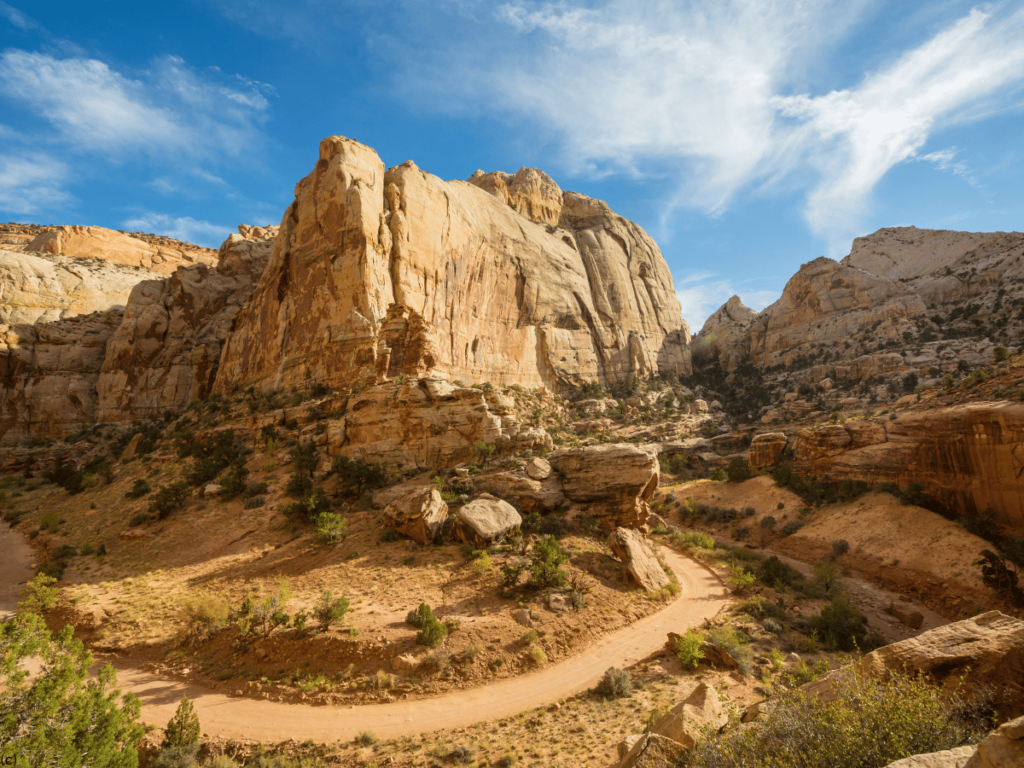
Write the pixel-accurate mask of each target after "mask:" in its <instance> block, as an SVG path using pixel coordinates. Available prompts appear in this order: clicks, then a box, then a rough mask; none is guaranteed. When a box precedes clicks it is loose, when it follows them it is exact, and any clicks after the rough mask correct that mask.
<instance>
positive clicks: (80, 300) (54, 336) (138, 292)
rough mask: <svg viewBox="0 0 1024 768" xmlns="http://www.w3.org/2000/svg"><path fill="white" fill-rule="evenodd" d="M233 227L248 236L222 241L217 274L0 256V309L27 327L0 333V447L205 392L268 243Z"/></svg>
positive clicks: (267, 235)
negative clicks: (165, 273)
mask: <svg viewBox="0 0 1024 768" xmlns="http://www.w3.org/2000/svg"><path fill="white" fill-rule="evenodd" d="M70 229H71V230H78V229H82V228H70ZM86 229H90V230H91V229H95V228H86ZM241 229H243V230H244V231H245V232H246V233H247V234H248V235H250V238H246V237H243V236H240V235H233V236H232V237H230V238H229V239H228V240H227V241H226V243H225V244H224V246H222V248H221V252H220V257H221V259H222V260H223V261H222V263H221V265H220V267H219V268H217V269H213V268H210V267H208V266H207V265H206V263H198V264H195V265H194V266H191V267H183V268H179V269H177V271H176V272H175V273H174V274H173V275H172V276H171V277H169V278H162V277H160V276H159V275H157V274H155V273H153V272H150V271H148V270H142V269H141V268H140V269H135V268H134V267H126V266H119V265H117V264H111V263H108V262H106V261H102V260H99V261H97V260H96V258H97V257H95V256H81V257H78V258H71V257H65V256H47V255H36V254H32V253H24V254H21V253H12V254H4V253H3V252H0V263H2V264H3V265H5V266H6V267H7V271H6V272H4V271H2V268H0V295H2V298H0V307H2V309H0V311H2V312H6V313H7V315H8V317H9V318H12V319H13V318H17V317H24V318H25V319H26V321H27V322H17V323H14V324H12V325H0V387H2V388H0V439H2V440H3V442H4V443H6V444H11V443H13V442H15V441H18V440H22V439H24V438H27V437H35V438H56V437H63V436H67V435H69V434H71V433H73V432H75V431H76V430H78V429H79V428H81V427H82V426H83V425H85V424H91V423H93V422H95V421H97V420H103V421H127V420H130V419H133V418H137V417H140V416H149V415H155V414H162V413H163V411H164V410H166V409H180V408H182V407H184V406H186V405H188V403H190V402H191V401H192V400H195V399H198V398H201V397H205V396H206V395H208V394H209V392H210V389H211V387H212V385H213V378H214V376H215V375H216V370H217V362H218V360H219V357H220V344H221V343H222V341H223V338H224V336H225V335H226V334H227V329H228V326H229V325H230V322H231V318H232V317H233V315H234V313H235V312H236V311H237V309H238V306H239V305H240V304H241V303H243V302H244V301H245V299H246V298H247V296H248V294H249V293H250V292H251V290H252V287H253V286H254V284H255V279H256V277H257V276H258V275H259V273H260V271H261V270H262V267H263V264H265V262H266V258H267V255H268V254H269V249H270V246H271V244H272V242H273V236H274V230H273V229H271V230H254V229H252V228H248V227H243V228H241ZM103 231H106V230H103ZM48 234H49V233H48V232H44V233H43V235H48ZM73 234H74V232H73ZM87 234H88V233H87ZM113 234H115V235H116V234H118V233H113ZM43 235H40V236H39V237H42V236H43ZM39 237H37V238H36V240H38V239H39ZM76 237H78V235H76ZM82 238H86V235H82ZM80 239H81V238H80ZM126 239H127V240H134V242H135V243H137V244H139V245H141V246H145V247H146V248H149V249H150V250H152V248H151V247H150V246H149V245H148V244H147V243H145V242H143V241H142V240H137V239H133V238H126ZM33 242H35V241H33ZM75 242H78V240H76V241H75ZM37 245H38V243H37ZM133 247H134V245H133ZM197 250H205V249H197ZM126 253H127V252H125V251H121V252H120V254H121V256H122V257H123V259H124V260H127V261H130V258H129V256H128V255H126ZM147 258H148V257H147ZM204 258H205V257H204ZM4 259H6V260H5V261H4ZM142 259H143V257H142V256H137V257H136V261H137V262H138V261H140V260H142ZM207 260H208V261H215V260H216V259H214V258H212V257H211V258H209V259H207ZM161 263H163V264H164V265H168V264H170V263H171V262H170V260H169V257H168V259H165V260H164V261H163V262H161ZM140 281H141V282H140ZM78 312H84V313H86V314H77V313H78ZM33 315H34V316H35V317H34V319H32V318H33Z"/></svg>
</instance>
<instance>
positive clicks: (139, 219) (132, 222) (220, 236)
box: [121, 211, 233, 248]
mask: <svg viewBox="0 0 1024 768" xmlns="http://www.w3.org/2000/svg"><path fill="white" fill-rule="evenodd" d="M121 226H122V227H125V228H126V229H129V230H132V231H136V232H152V233H154V234H157V235H164V236H165V237H173V238H176V239H178V240H184V241H185V242H187V243H195V244H196V245H202V246H205V247H207V248H217V247H219V246H220V244H221V243H222V242H224V240H225V238H227V236H228V235H229V234H231V232H232V231H233V229H232V227H228V226H222V225H220V224H211V223H210V222H208V221H199V220H197V219H193V218H192V217H191V216H180V217H175V216H168V215H166V214H162V213H152V212H149V211H144V212H142V213H138V214H136V215H135V216H133V217H131V218H129V219H125V220H124V221H122V222H121Z"/></svg>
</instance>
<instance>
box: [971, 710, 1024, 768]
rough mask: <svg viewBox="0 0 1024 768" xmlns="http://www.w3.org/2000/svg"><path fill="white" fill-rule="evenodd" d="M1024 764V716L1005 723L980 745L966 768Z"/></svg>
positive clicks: (1018, 766)
mask: <svg viewBox="0 0 1024 768" xmlns="http://www.w3.org/2000/svg"><path fill="white" fill-rule="evenodd" d="M1022 765H1024V717H1018V718H1017V719H1016V720H1012V721H1010V722H1008V723H1003V724H1002V725H1001V726H999V727H998V728H996V729H995V730H994V731H993V732H992V733H990V734H989V735H988V736H986V737H985V739H984V740H983V741H982V742H981V744H979V745H978V749H977V751H976V752H975V753H974V756H973V757H971V759H970V760H968V761H967V765H966V766H965V768H1020V766H1022Z"/></svg>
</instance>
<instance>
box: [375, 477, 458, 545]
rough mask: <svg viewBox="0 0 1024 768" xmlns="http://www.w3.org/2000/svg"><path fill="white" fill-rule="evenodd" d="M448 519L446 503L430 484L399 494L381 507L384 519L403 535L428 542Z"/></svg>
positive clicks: (423, 542)
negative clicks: (398, 497) (395, 498)
mask: <svg viewBox="0 0 1024 768" xmlns="http://www.w3.org/2000/svg"><path fill="white" fill-rule="evenodd" d="M447 519H448V504H447V503H446V502H445V501H444V500H443V499H442V498H441V494H440V493H438V491H437V488H435V487H434V486H432V485H428V486H425V487H423V488H420V489H418V490H415V491H413V492H412V493H408V494H406V495H405V496H402V497H401V498H400V499H398V500H396V501H394V502H392V503H391V504H389V505H388V506H387V507H386V508H385V509H384V521H385V522H386V523H387V524H388V525H390V526H391V527H392V528H394V529H395V530H396V531H398V533H400V534H402V535H403V536H408V537H409V538H410V539H412V540H413V541H418V542H419V543H420V544H429V543H431V542H432V541H433V540H434V536H435V535H436V534H437V532H438V531H439V530H441V528H442V527H443V526H444V524H445V521H446V520H447Z"/></svg>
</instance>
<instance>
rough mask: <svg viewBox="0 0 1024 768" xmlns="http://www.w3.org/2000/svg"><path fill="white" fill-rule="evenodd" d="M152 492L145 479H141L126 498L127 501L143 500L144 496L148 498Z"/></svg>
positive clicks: (134, 484) (135, 483)
mask: <svg viewBox="0 0 1024 768" xmlns="http://www.w3.org/2000/svg"><path fill="white" fill-rule="evenodd" d="M151 490H152V489H151V488H150V487H149V483H147V482H146V480H145V479H144V478H141V477H140V478H139V479H138V480H136V481H135V482H134V483H133V484H132V487H131V490H130V491H128V492H127V493H126V494H125V495H124V497H125V498H126V499H141V498H142V497H143V496H148V495H149V492H150V491H151Z"/></svg>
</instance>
